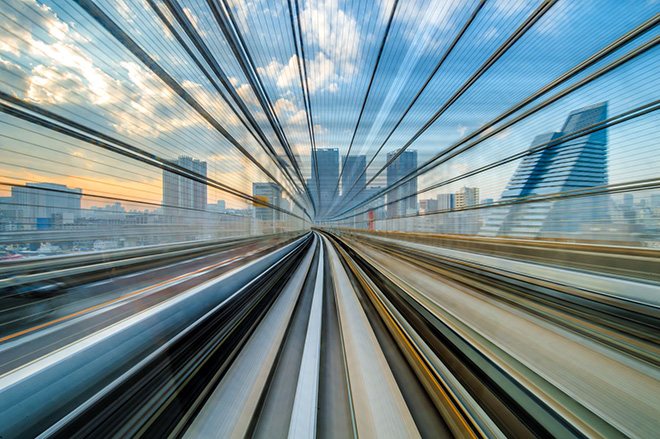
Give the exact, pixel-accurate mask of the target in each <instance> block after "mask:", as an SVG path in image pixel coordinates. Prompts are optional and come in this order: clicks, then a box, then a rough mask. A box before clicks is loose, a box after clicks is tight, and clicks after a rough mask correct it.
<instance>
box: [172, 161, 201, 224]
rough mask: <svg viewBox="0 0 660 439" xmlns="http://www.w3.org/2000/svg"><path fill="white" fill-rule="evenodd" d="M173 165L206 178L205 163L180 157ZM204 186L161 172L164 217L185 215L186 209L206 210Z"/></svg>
mask: <svg viewBox="0 0 660 439" xmlns="http://www.w3.org/2000/svg"><path fill="white" fill-rule="evenodd" d="M172 163H173V164H175V165H178V166H181V167H182V168H184V169H187V170H189V171H192V172H194V173H195V174H197V175H199V176H200V177H206V162H203V161H201V160H197V159H194V158H192V157H188V156H181V157H179V158H178V159H177V160H174V161H172ZM206 192H207V187H206V184H204V183H200V182H197V181H194V180H191V179H189V178H186V177H184V176H181V175H179V174H175V173H174V172H170V171H163V204H164V205H165V207H164V212H165V214H166V215H176V216H182V215H185V212H186V209H199V210H205V209H206Z"/></svg>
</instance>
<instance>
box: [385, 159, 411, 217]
mask: <svg viewBox="0 0 660 439" xmlns="http://www.w3.org/2000/svg"><path fill="white" fill-rule="evenodd" d="M397 152H398V151H393V152H390V153H388V154H387V161H388V162H389V161H390V160H391V159H392V157H394V156H395V155H396V153H397ZM415 169H417V151H410V150H406V151H404V152H403V153H402V154H401V155H400V156H399V157H397V158H396V160H394V161H393V162H392V163H391V164H390V165H389V166H388V167H387V186H388V187H389V186H391V185H393V184H394V183H396V182H397V181H398V180H399V179H401V178H402V177H403V176H404V175H406V174H408V173H409V172H411V171H414V170H415ZM416 194H417V178H416V177H415V178H413V179H412V180H410V181H409V182H407V183H406V184H403V185H401V186H400V187H398V188H396V189H394V190H393V191H391V192H390V193H388V194H387V202H388V205H387V216H388V217H389V218H392V217H395V216H399V215H405V214H408V213H414V212H417V195H416ZM404 197H407V198H405V199H403V200H401V199H402V198H404ZM394 200H400V201H394ZM390 201H394V202H393V203H392V204H389V203H390Z"/></svg>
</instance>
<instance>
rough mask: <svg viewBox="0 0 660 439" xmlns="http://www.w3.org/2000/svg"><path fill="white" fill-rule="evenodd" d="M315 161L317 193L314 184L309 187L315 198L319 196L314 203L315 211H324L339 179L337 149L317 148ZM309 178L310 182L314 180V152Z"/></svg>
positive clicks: (329, 202)
mask: <svg viewBox="0 0 660 439" xmlns="http://www.w3.org/2000/svg"><path fill="white" fill-rule="evenodd" d="M316 161H317V163H318V173H319V175H318V177H319V187H318V194H317V190H316V185H315V184H312V185H311V186H310V188H309V189H310V192H311V193H312V196H313V197H315V199H316V197H317V196H320V199H319V200H317V203H316V209H317V212H322V213H324V212H326V211H327V209H328V208H329V207H330V205H331V203H332V196H333V194H334V193H335V187H337V182H338V181H339V149H337V148H321V149H317V150H316ZM310 180H311V181H312V182H314V181H315V180H316V175H314V154H312V178H311V179H310ZM337 195H339V191H337Z"/></svg>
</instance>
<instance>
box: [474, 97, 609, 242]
mask: <svg viewBox="0 0 660 439" xmlns="http://www.w3.org/2000/svg"><path fill="white" fill-rule="evenodd" d="M605 119H607V103H600V104H596V105H592V106H590V107H586V108H582V109H579V110H576V111H573V112H571V113H570V114H569V115H568V118H567V119H566V122H565V123H564V126H563V128H562V130H561V131H560V132H552V133H545V134H540V135H538V136H536V137H535V138H534V140H533V141H532V145H531V149H534V148H537V147H540V148H541V149H539V150H538V151H536V152H533V153H532V154H530V155H528V156H526V157H525V158H524V159H523V160H522V162H521V163H520V165H519V166H518V169H517V170H516V172H515V173H514V174H513V177H512V178H511V180H510V181H509V184H508V185H507V186H506V189H505V190H504V192H503V193H502V199H501V200H500V202H507V201H517V200H518V201H520V199H521V198H522V199H528V198H530V197H538V196H544V195H551V194H559V193H563V192H569V191H580V190H585V189H589V188H593V187H596V186H604V185H606V184H607V129H601V130H598V131H594V132H591V133H587V134H585V135H583V136H580V137H575V138H571V139H569V140H565V141H562V140H561V138H565V137H566V136H570V135H571V134H573V133H576V132H578V131H581V130H584V129H587V128H589V127H591V126H593V125H595V124H598V123H599V122H602V121H604V120H605ZM558 139H559V140H558ZM609 204H610V203H609V198H608V197H607V196H589V197H583V198H575V199H570V198H567V199H562V200H559V201H552V200H541V201H535V202H529V203H527V202H525V203H519V204H512V205H510V206H506V205H505V206H502V207H499V208H495V209H493V211H492V214H491V215H489V217H488V218H487V219H486V221H485V223H484V226H483V227H482V228H481V230H480V232H479V234H481V235H488V236H495V235H518V236H542V235H543V234H544V233H547V232H551V233H553V234H556V233H575V232H578V231H579V230H578V229H579V227H580V225H582V224H587V223H598V222H603V221H605V220H607V219H609Z"/></svg>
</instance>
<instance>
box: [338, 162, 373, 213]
mask: <svg viewBox="0 0 660 439" xmlns="http://www.w3.org/2000/svg"><path fill="white" fill-rule="evenodd" d="M344 160H345V161H346V166H345V167H344V173H343V174H342V176H341V196H342V197H343V198H344V200H345V202H346V203H348V205H347V206H346V207H348V206H351V205H356V204H358V203H359V202H360V201H362V200H364V199H365V195H366V193H365V190H366V188H365V186H366V185H367V173H366V172H363V171H364V170H365V168H366V167H367V156H366V155H358V156H350V155H349V156H348V158H344ZM360 174H361V175H360ZM351 187H352V188H351ZM353 196H355V198H353ZM352 198H353V200H351V199H352Z"/></svg>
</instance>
